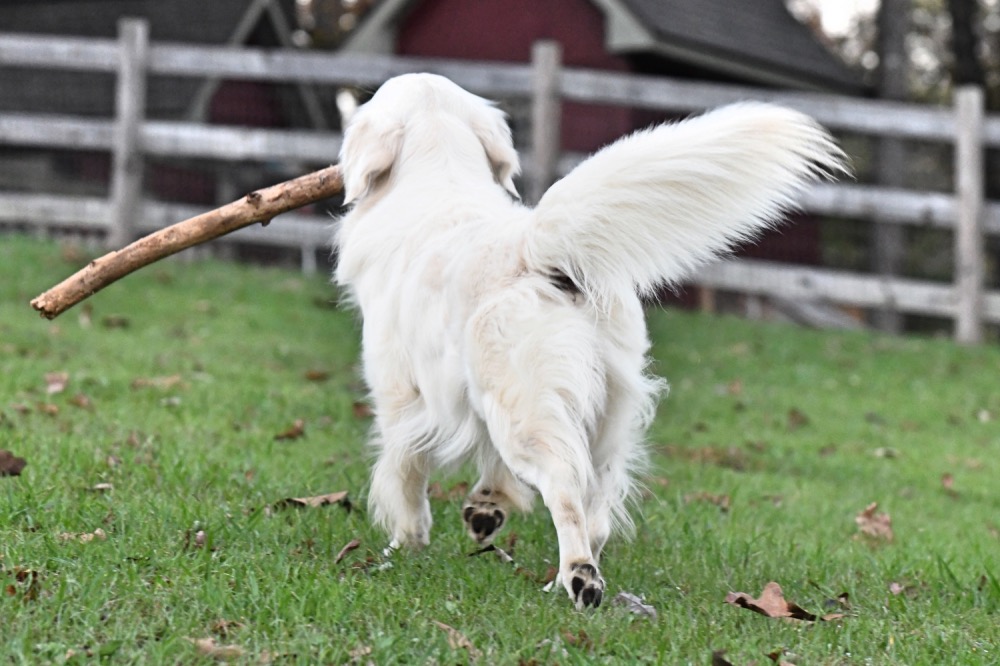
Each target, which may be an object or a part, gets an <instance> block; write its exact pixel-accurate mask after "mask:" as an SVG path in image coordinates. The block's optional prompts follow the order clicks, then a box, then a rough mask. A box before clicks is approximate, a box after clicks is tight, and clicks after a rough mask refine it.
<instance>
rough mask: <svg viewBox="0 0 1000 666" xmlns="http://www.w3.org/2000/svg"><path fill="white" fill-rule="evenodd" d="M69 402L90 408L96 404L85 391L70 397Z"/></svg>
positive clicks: (75, 405) (82, 407)
mask: <svg viewBox="0 0 1000 666" xmlns="http://www.w3.org/2000/svg"><path fill="white" fill-rule="evenodd" d="M69 404H71V405H73V406H74V407H79V408H80V409H90V408H91V407H93V406H94V403H93V401H92V400H91V399H90V398H89V397H87V396H86V395H84V394H83V393H77V394H76V395H74V396H73V397H72V398H70V399H69Z"/></svg>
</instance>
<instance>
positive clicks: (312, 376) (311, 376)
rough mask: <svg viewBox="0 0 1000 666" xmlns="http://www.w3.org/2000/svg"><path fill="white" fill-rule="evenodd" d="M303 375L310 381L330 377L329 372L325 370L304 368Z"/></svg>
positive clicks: (323, 379) (322, 380) (321, 380)
mask: <svg viewBox="0 0 1000 666" xmlns="http://www.w3.org/2000/svg"><path fill="white" fill-rule="evenodd" d="M305 377H306V379H307V380H308V381H310V382H325V381H326V380H328V379H329V378H330V373H329V372H328V371H326V370H318V369H313V370H306V375H305Z"/></svg>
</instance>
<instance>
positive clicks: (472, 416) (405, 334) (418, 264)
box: [336, 74, 843, 608]
mask: <svg viewBox="0 0 1000 666" xmlns="http://www.w3.org/2000/svg"><path fill="white" fill-rule="evenodd" d="M341 166H342V168H343V173H344V179H345V199H346V203H348V204H353V208H352V209H351V210H350V212H348V213H347V214H346V216H345V217H343V218H342V220H341V221H340V227H339V230H338V234H337V241H336V242H337V247H338V248H339V253H340V258H339V265H338V267H337V270H336V281H337V283H338V284H340V285H342V286H343V287H345V288H346V294H347V297H348V298H349V300H350V301H351V302H353V303H354V304H356V305H357V306H358V307H360V309H361V314H362V316H363V320H364V328H363V349H364V351H363V360H364V374H365V379H366V381H367V384H368V386H369V388H370V390H371V397H372V400H373V403H374V410H375V424H374V433H373V439H374V444H375V446H376V447H377V448H378V451H379V457H378V461H377V463H376V464H375V468H374V471H373V475H372V482H371V490H370V494H369V502H370V506H371V509H372V512H373V515H374V517H375V519H376V520H377V521H378V522H379V523H381V524H382V525H383V526H384V527H385V528H386V529H387V530H388V532H389V533H390V535H391V538H392V542H391V546H392V547H398V546H400V545H410V546H416V547H419V546H423V545H425V544H427V543H428V539H429V534H430V529H431V512H430V507H429V504H428V501H427V480H428V476H429V475H430V473H431V471H432V470H433V469H435V468H437V467H440V466H445V465H452V464H455V463H458V462H461V461H464V460H470V459H471V460H473V461H475V463H476V464H477V465H478V467H479V470H480V473H481V478H480V479H479V482H478V483H477V484H476V485H475V486H474V487H473V489H472V492H471V494H470V495H469V498H468V500H467V502H466V503H465V506H464V507H463V511H462V516H463V518H464V520H465V524H466V526H467V528H468V531H469V533H470V535H471V536H472V537H473V538H474V539H475V540H476V541H478V542H479V543H480V544H488V543H489V542H490V541H491V540H492V539H493V537H494V536H495V535H496V533H497V530H498V529H499V528H500V526H501V525H503V523H504V522H505V521H506V519H507V514H508V511H510V510H511V509H515V508H516V509H522V510H525V509H528V508H529V507H530V504H531V502H532V499H533V494H534V492H535V491H537V492H538V493H540V494H541V496H542V499H543V500H544V502H545V506H546V507H548V510H549V512H550V513H551V516H552V521H553V523H554V524H555V529H556V533H557V535H558V540H559V574H558V576H559V577H558V579H557V584H558V582H561V584H562V585H563V586H564V587H565V589H566V591H567V592H568V593H569V596H570V598H571V599H572V600H573V601H574V602H575V604H576V606H577V608H582V607H584V606H597V605H599V604H600V603H601V597H602V595H603V591H604V579H603V578H602V577H601V574H600V571H599V569H598V558H599V556H600V553H601V549H602V548H603V547H604V544H605V542H606V541H607V539H608V537H609V535H610V534H611V532H612V531H613V530H614V529H615V528H622V527H626V528H627V527H630V526H631V521H630V519H629V517H628V514H627V512H626V503H627V500H628V498H629V496H630V493H631V491H632V490H633V476H634V474H635V473H636V471H637V470H640V469H641V467H642V464H643V461H644V456H643V449H642V446H641V439H642V436H643V432H644V430H645V428H646V427H647V425H648V424H649V422H650V420H651V419H652V418H653V415H654V412H655V407H656V401H657V397H658V395H659V394H660V392H661V391H662V390H663V389H664V387H665V383H664V382H663V381H662V380H660V379H657V378H654V377H651V376H649V375H647V374H646V373H645V371H644V369H645V367H646V365H647V363H648V360H647V358H646V352H647V350H648V348H649V341H648V339H647V335H646V327H645V321H644V318H643V310H642V306H641V304H640V300H639V296H638V295H637V294H650V293H653V292H654V291H655V290H656V289H657V288H659V287H660V286H661V285H663V284H665V283H676V282H678V281H679V280H681V279H682V278H684V277H685V276H687V275H689V274H690V273H691V271H692V270H693V269H694V268H696V267H698V266H699V265H701V264H703V263H705V262H707V261H709V260H711V259H713V258H714V257H715V256H716V255H717V254H719V253H721V252H724V251H726V250H728V249H729V248H731V247H732V246H733V245H734V244H736V243H739V242H741V241H744V240H746V239H749V238H751V237H753V236H754V235H755V234H757V233H758V232H759V231H761V230H762V229H765V228H767V227H768V226H769V225H771V224H773V223H775V222H776V221H778V220H779V219H780V218H781V215H782V213H783V211H784V210H785V209H786V208H788V207H789V206H791V205H792V203H793V198H794V196H795V195H796V194H797V193H798V192H799V190H800V189H801V188H802V187H803V185H805V184H806V183H808V182H809V181H811V180H813V179H815V178H816V177H819V176H829V175H831V174H832V173H834V172H838V171H841V170H842V169H843V161H842V153H841V151H840V150H839V149H838V148H837V147H836V146H835V145H834V144H833V142H832V141H831V139H830V137H829V135H828V134H827V133H826V132H825V131H824V130H823V129H822V128H821V127H819V126H818V125H817V124H816V123H815V122H814V121H812V120H811V119H810V118H808V117H806V116H803V115H801V114H799V113H797V112H794V111H790V110H788V109H784V108H779V107H775V106H770V105H766V104H751V103H745V104H738V105H733V106H729V107H725V108H722V109H720V110H717V111H714V112H711V113H708V114H706V115H703V116H700V117H697V118H694V119H691V120H687V121H684V122H681V123H677V124H669V125H662V126H659V127H656V128H653V129H650V130H647V131H642V132H637V133H636V134H633V135H632V136H629V137H626V138H624V139H622V140H620V141H618V142H617V143H614V144H612V145H610V146H608V147H606V148H604V149H603V150H601V151H600V152H598V153H597V154H595V155H594V156H593V157H591V158H590V159H588V160H587V161H585V162H583V163H582V164H580V165H579V166H578V167H577V168H576V169H575V170H574V171H573V172H572V173H570V174H569V175H568V176H566V177H565V178H564V179H562V180H561V181H559V182H557V183H556V184H555V185H553V186H552V188H551V189H550V190H549V191H548V192H547V193H546V194H545V196H544V197H543V198H542V200H541V202H540V203H539V204H538V206H537V207H536V208H534V209H532V208H527V207H525V206H523V205H521V204H520V203H518V202H517V201H515V199H516V197H517V192H516V191H515V189H514V182H513V178H514V176H516V175H517V174H518V171H519V165H518V157H517V153H516V152H515V150H514V147H513V144H512V143H511V133H510V129H509V128H508V126H507V123H506V120H505V117H504V114H503V113H502V112H501V111H499V110H498V109H496V108H495V107H494V106H493V105H492V104H491V103H490V102H488V101H487V100H485V99H483V98H481V97H477V96H475V95H473V94H471V93H469V92H466V91H465V90H463V89H462V88H460V87H458V86H457V85H455V84H454V83H452V82H450V81H449V80H447V79H445V78H442V77H440V76H435V75H430V74H408V75H404V76H400V77H397V78H394V79H392V80H390V81H388V82H387V83H386V84H385V85H383V86H382V87H381V88H380V89H379V91H378V92H377V93H376V94H375V96H374V97H373V98H372V99H371V101H370V102H368V103H367V104H365V105H364V106H363V107H361V109H360V110H359V111H358V113H357V115H356V116H355V117H354V119H353V120H352V122H351V123H350V125H349V127H348V128H347V131H346V137H345V140H344V144H343V149H342V151H341Z"/></svg>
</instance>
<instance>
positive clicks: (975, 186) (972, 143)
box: [955, 85, 985, 344]
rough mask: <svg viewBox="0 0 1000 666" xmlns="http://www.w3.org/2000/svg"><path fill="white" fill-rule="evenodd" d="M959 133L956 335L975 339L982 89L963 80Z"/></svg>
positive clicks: (981, 265) (978, 338)
mask: <svg viewBox="0 0 1000 666" xmlns="http://www.w3.org/2000/svg"><path fill="white" fill-rule="evenodd" d="M955 112H956V116H957V126H958V136H957V137H956V139H955V189H956V192H955V196H956V199H957V204H958V216H957V219H956V221H955V222H956V227H955V289H956V290H957V291H958V304H957V312H956V314H955V339H956V340H958V341H959V342H961V343H964V344H977V343H979V342H982V339H983V321H982V300H983V281H984V278H985V275H984V271H985V262H984V259H983V230H982V213H983V143H982V133H983V91H982V89H981V88H980V87H978V86H974V85H973V86H962V87H960V88H959V89H958V90H956V91H955Z"/></svg>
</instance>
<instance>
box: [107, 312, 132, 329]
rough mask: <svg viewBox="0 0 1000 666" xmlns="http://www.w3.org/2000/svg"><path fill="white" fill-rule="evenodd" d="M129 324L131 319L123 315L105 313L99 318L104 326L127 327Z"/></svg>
mask: <svg viewBox="0 0 1000 666" xmlns="http://www.w3.org/2000/svg"><path fill="white" fill-rule="evenodd" d="M131 324H132V322H131V320H130V319H129V318H128V317H126V316H125V315H106V316H104V317H102V318H101V325H102V326H103V327H104V328H128V327H129V326H130V325H131Z"/></svg>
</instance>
